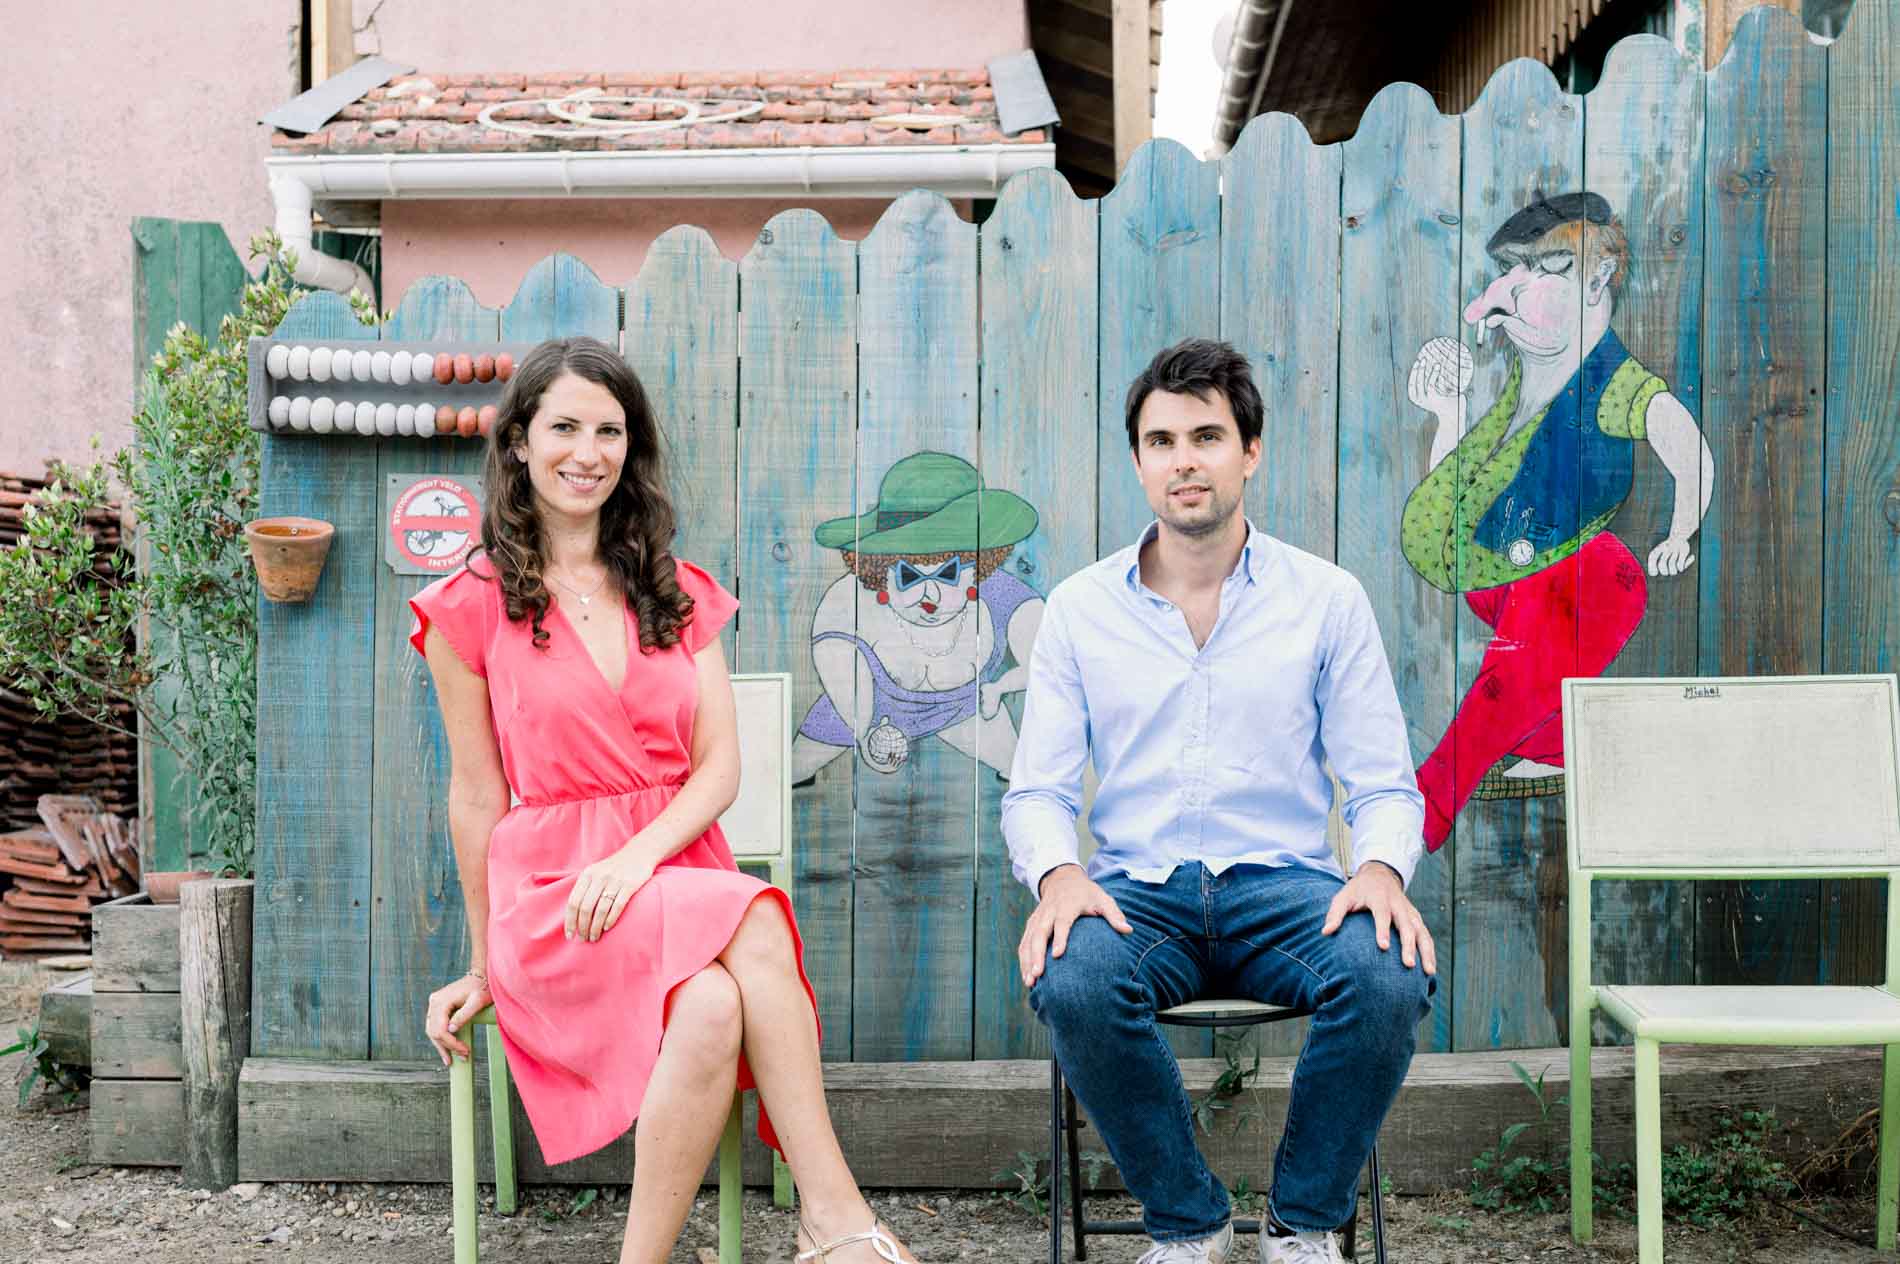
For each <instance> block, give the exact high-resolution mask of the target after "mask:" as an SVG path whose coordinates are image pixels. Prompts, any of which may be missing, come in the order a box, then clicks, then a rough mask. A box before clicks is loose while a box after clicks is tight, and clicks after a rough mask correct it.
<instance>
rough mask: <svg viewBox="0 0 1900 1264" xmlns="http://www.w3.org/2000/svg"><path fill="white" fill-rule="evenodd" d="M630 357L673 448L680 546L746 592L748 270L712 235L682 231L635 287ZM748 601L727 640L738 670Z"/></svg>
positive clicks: (627, 345) (663, 243)
mask: <svg viewBox="0 0 1900 1264" xmlns="http://www.w3.org/2000/svg"><path fill="white" fill-rule="evenodd" d="M626 295H627V300H626V302H627V319H626V335H625V338H624V349H625V354H626V357H627V363H628V364H630V365H632V366H633V371H634V372H635V373H637V374H639V375H640V380H641V382H642V383H644V384H645V386H646V388H647V399H648V401H649V402H650V403H651V404H652V405H653V414H654V416H655V417H656V418H657V419H658V420H659V423H660V432H661V433H662V434H664V435H665V436H666V441H667V449H668V450H667V475H668V486H669V488H670V490H671V492H672V496H673V512H674V513H675V514H676V515H678V518H679V535H678V537H677V540H676V543H675V545H674V547H675V549H676V550H677V552H678V555H679V556H680V557H683V558H686V559H687V560H688V561H691V562H695V563H697V564H698V565H700V566H702V567H704V568H705V569H706V570H707V571H708V572H710V573H711V574H712V577H713V578H714V579H716V580H718V581H719V582H720V583H721V584H723V585H725V587H726V589H727V590H728V591H730V592H733V593H738V591H739V536H738V532H739V502H738V479H739V265H738V264H736V263H734V262H733V261H732V260H730V259H727V258H725V257H724V256H723V255H721V254H720V253H719V247H718V246H716V245H715V244H713V239H712V237H711V235H710V234H708V233H707V232H706V231H705V230H704V229H699V228H683V227H682V228H672V229H668V230H667V231H666V232H665V233H663V234H661V236H660V239H659V240H658V241H656V242H654V243H653V246H652V248H651V249H650V250H648V251H647V257H646V261H645V262H644V263H642V264H641V265H640V273H639V275H638V276H636V277H635V278H634V279H633V280H632V281H631V282H629V283H628V284H627V290H626ZM745 602H746V598H745V596H744V595H743V594H740V610H739V617H738V618H737V619H736V620H735V621H734V622H733V623H732V624H728V625H727V627H726V631H725V632H724V633H723V634H722V639H723V640H724V642H725V649H726V661H727V662H728V663H732V662H737V661H738V653H737V651H738V644H739V638H740V636H741V635H742V633H741V632H740V629H743V628H744V627H745V624H746V621H747V612H746V609H745Z"/></svg>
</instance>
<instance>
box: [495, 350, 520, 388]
mask: <svg viewBox="0 0 1900 1264" xmlns="http://www.w3.org/2000/svg"><path fill="white" fill-rule="evenodd" d="M514 375H515V358H514V357H513V356H511V355H509V354H508V353H507V352H506V351H504V352H502V353H501V354H500V355H498V356H496V357H495V376H496V377H498V378H500V379H501V380H502V381H504V382H506V381H507V380H508V379H509V378H511V377H513V376H514Z"/></svg>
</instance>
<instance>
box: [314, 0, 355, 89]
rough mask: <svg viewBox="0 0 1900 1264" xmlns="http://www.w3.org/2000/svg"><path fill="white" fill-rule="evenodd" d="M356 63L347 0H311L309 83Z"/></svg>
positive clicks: (352, 28)
mask: <svg viewBox="0 0 1900 1264" xmlns="http://www.w3.org/2000/svg"><path fill="white" fill-rule="evenodd" d="M355 64H356V32H355V30H354V19H353V18H352V16H351V13H350V0H310V86H311V87H313V88H314V87H316V86H317V85H318V84H320V83H322V82H323V81H324V80H325V79H328V78H329V77H330V76H331V75H334V74H336V73H338V72H339V71H343V70H348V69H349V68H350V67H351V66H353V65H355Z"/></svg>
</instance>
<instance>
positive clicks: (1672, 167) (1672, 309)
mask: <svg viewBox="0 0 1900 1264" xmlns="http://www.w3.org/2000/svg"><path fill="white" fill-rule="evenodd" d="M1703 129H1704V121H1703V76H1702V73H1701V71H1700V69H1699V68H1698V67H1697V66H1696V64H1695V63H1694V62H1693V61H1692V60H1690V59H1689V58H1687V57H1684V56H1683V55H1682V54H1681V53H1679V52H1677V51H1676V50H1675V49H1674V48H1673V47H1672V46H1671V45H1670V44H1669V43H1668V42H1667V41H1665V40H1661V39H1658V38H1656V37H1654V36H1648V35H1645V36H1638V37H1635V38H1632V39H1626V40H1623V41H1622V42H1620V43H1619V44H1617V46H1616V47H1615V49H1614V50H1612V52H1611V55H1610V57H1609V59H1608V61H1607V62H1606V63H1605V66H1604V72H1603V78H1602V80H1601V82H1599V83H1598V85H1597V87H1596V88H1595V90H1593V91H1592V92H1591V93H1590V95H1589V96H1588V97H1586V98H1585V99H1584V154H1583V164H1584V185H1585V186H1586V187H1587V188H1589V189H1590V190H1592V191H1593V192H1596V193H1599V194H1601V195H1602V196H1603V197H1604V198H1606V199H1607V200H1608V201H1609V204H1610V208H1611V210H1612V211H1613V212H1614V213H1615V215H1616V216H1617V217H1618V219H1619V220H1620V221H1621V223H1622V225H1623V228H1624V230H1625V232H1626V233H1627V235H1628V241H1629V259H1628V262H1627V263H1626V264H1625V265H1624V275H1621V276H1618V277H1617V278H1615V281H1614V283H1613V287H1612V301H1613V302H1614V304H1615V313H1614V315H1613V316H1612V325H1613V328H1614V329H1615V331H1616V333H1617V334H1618V336H1619V337H1621V338H1622V340H1623V343H1624V345H1625V346H1626V347H1627V348H1628V349H1629V352H1630V354H1631V355H1633V356H1634V357H1635V358H1636V360H1637V361H1638V362H1639V363H1641V364H1642V366H1643V367H1644V368H1646V369H1648V370H1649V371H1650V372H1652V373H1654V374H1656V375H1657V376H1659V377H1661V378H1662V379H1663V381H1664V382H1665V383H1667V384H1668V391H1669V393H1670V394H1671V395H1672V396H1674V397H1675V399H1676V400H1678V401H1680V403H1681V404H1682V406H1683V407H1684V408H1686V409H1687V410H1688V412H1689V414H1690V416H1691V417H1695V418H1698V419H1699V417H1700V414H1701V411H1702V230H1703V222H1702V221H1703V170H1702V158H1703V152H1702V140H1703ZM1637 447H1638V451H1637V452H1636V454H1635V471H1636V472H1635V480H1634V486H1633V488H1632V490H1631V492H1630V496H1629V499H1628V500H1626V501H1625V502H1624V504H1623V508H1622V510H1621V512H1619V513H1618V514H1617V516H1616V518H1615V519H1614V520H1613V521H1612V522H1611V524H1610V528H1609V529H1610V531H1612V532H1614V533H1615V534H1616V536H1617V537H1618V538H1619V539H1621V540H1622V541H1623V542H1624V543H1625V544H1626V545H1628V547H1629V548H1630V550H1631V551H1632V552H1633V553H1634V554H1635V555H1636V557H1637V558H1638V559H1643V560H1646V559H1647V558H1648V555H1649V552H1650V550H1651V549H1653V548H1654V547H1655V546H1656V545H1657V544H1658V543H1660V542H1661V541H1662V540H1663V539H1664V537H1665V536H1667V535H1668V534H1669V531H1670V522H1671V515H1672V513H1673V512H1674V509H1675V507H1676V504H1677V498H1678V496H1679V495H1680V496H1683V497H1689V498H1694V499H1692V500H1691V502H1690V503H1691V504H1700V503H1701V500H1700V498H1701V496H1702V493H1703V490H1704V489H1703V487H1702V475H1701V469H1700V466H1699V465H1698V467H1697V468H1696V469H1695V470H1694V471H1693V473H1692V474H1691V476H1690V477H1689V478H1688V479H1686V480H1684V481H1683V483H1682V484H1681V485H1678V483H1677V481H1676V480H1675V479H1674V478H1673V477H1672V476H1671V475H1670V473H1669V472H1668V470H1667V468H1666V467H1665V466H1664V465H1663V464H1662V462H1661V460H1660V459H1658V457H1657V454H1656V452H1655V451H1654V450H1653V449H1651V448H1650V447H1649V445H1648V444H1638V445H1637ZM1697 547H1698V551H1699V547H1700V544H1699V541H1698V542H1697ZM1647 583H1648V606H1647V610H1646V612H1645V613H1644V615H1643V621H1642V624H1641V626H1640V627H1639V628H1638V629H1637V630H1636V633H1635V635H1633V636H1632V637H1631V638H1630V640H1629V643H1628V644H1626V645H1625V646H1624V647H1623V650H1622V652H1621V653H1620V654H1619V655H1618V656H1617V658H1616V660H1615V662H1613V663H1612V664H1611V666H1610V667H1609V669H1608V670H1606V671H1605V673H1604V674H1605V675H1614V676H1693V675H1695V674H1696V653H1697V650H1696V645H1697V639H1698V635H1699V624H1698V614H1697V611H1698V606H1699V585H1698V579H1697V576H1696V574H1695V572H1694V571H1693V570H1691V571H1690V572H1688V573H1686V574H1682V575H1677V576H1667V575H1657V574H1650V575H1648V576H1647ZM1586 599H1587V594H1586ZM1583 617H1585V618H1590V617H1592V615H1591V613H1590V611H1589V610H1588V609H1586V610H1585V611H1584V613H1583ZM1592 911H1593V913H1594V919H1593V920H1594V926H1593V929H1592V936H1591V939H1592V948H1591V953H1592V959H1593V961H1594V962H1595V965H1596V968H1597V970H1598V972H1599V974H1600V977H1602V978H1603V979H1605V980H1606V981H1618V982H1630V983H1688V982H1691V981H1692V975H1693V973H1694V946H1695V890H1694V884H1692V883H1686V882H1685V883H1675V882H1639V883H1629V882H1605V883H1600V884H1598V886H1597V888H1596V892H1595V894H1594V897H1593V901H1592ZM1597 1036H1598V1038H1599V1039H1606V1038H1614V1039H1619V1040H1627V1039H1628V1037H1627V1036H1626V1035H1625V1034H1623V1033H1622V1031H1621V1029H1620V1028H1618V1027H1616V1026H1615V1025H1614V1024H1611V1023H1609V1022H1607V1021H1604V1020H1601V1019H1600V1020H1599V1021H1598V1025H1597Z"/></svg>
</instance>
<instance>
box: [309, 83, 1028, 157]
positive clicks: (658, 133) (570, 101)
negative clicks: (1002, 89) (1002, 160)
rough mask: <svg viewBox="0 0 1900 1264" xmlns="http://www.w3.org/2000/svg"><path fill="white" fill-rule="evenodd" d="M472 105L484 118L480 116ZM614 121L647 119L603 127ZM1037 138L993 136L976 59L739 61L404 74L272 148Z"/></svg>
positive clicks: (504, 149) (394, 149) (711, 145)
mask: <svg viewBox="0 0 1900 1264" xmlns="http://www.w3.org/2000/svg"><path fill="white" fill-rule="evenodd" d="M589 98H597V99H596V100H589ZM626 98H644V99H634V100H628V99H626ZM549 102H559V103H560V104H559V106H558V107H557V108H559V109H560V110H562V111H563V112H564V113H566V114H569V115H573V116H577V117H585V118H588V119H592V120H595V121H596V122H597V123H604V124H606V125H607V127H605V128H603V127H600V126H595V125H593V124H590V123H587V122H572V121H564V120H563V119H561V118H559V117H556V116H555V115H554V114H552V113H551V112H550V109H549V105H548V103H549ZM675 102H677V103H678V104H673V103H675ZM484 112H487V113H488V114H489V118H490V121H489V122H488V123H484V122H483V121H482V116H483V114H484ZM673 120H678V121H673ZM617 123H637V124H647V125H648V126H645V127H639V128H635V129H631V130H620V131H618V132H614V131H612V130H611V129H612V125H613V124H617ZM523 129H534V130H533V131H527V130H523ZM1045 139H1046V136H1045V134H1044V133H1043V132H1042V131H1040V130H1035V131H1027V132H1022V133H1019V134H1017V135H1015V136H1006V135H1004V134H1003V132H1002V131H1001V130H1000V129H999V128H998V126H997V114H996V93H995V91H994V90H993V89H992V88H991V87H990V76H989V72H988V71H987V70H983V69H976V70H838V71H820V72H811V71H789V70H788V71H776V70H759V71H751V70H747V71H730V72H715V73H703V72H689V73H676V74H601V73H586V72H575V73H572V74H535V75H509V74H480V75H467V74H409V75H404V76H402V77H400V78H398V79H395V80H393V81H391V82H390V83H388V84H386V85H384V86H383V87H380V88H376V89H373V90H371V91H370V92H369V93H367V94H366V95H364V96H363V97H362V98H361V99H360V100H357V101H355V102H353V103H352V104H350V105H347V106H345V107H344V108H343V109H342V110H341V111H340V112H339V113H338V114H337V116H336V117H335V118H333V119H331V120H330V122H329V123H327V124H326V125H325V126H324V127H323V128H322V129H321V130H319V131H315V132H312V133H310V134H309V135H308V136H298V135H295V134H293V133H288V132H281V131H280V132H276V133H274V134H273V135H272V137H271V144H272V147H273V149H274V150H275V152H277V153H279V154H283V155H286V156H297V155H305V154H318V153H523V152H536V151H549V150H608V151H612V150H628V149H751V148H761V149H765V148H781V147H791V146H801V145H847V146H849V145H990V144H1039V143H1041V142H1043V141H1044V140H1045Z"/></svg>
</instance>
